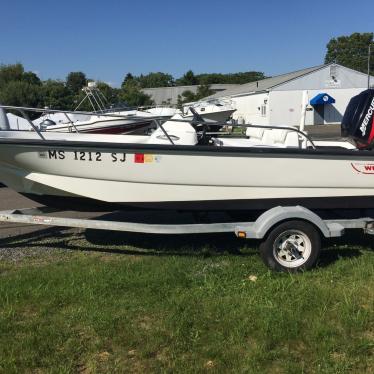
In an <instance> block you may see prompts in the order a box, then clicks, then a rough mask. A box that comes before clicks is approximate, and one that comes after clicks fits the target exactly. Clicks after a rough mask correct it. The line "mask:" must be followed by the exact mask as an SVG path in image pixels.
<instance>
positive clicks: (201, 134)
mask: <svg viewBox="0 0 374 374" xmlns="http://www.w3.org/2000/svg"><path fill="white" fill-rule="evenodd" d="M3 108H5V109H15V107H3ZM373 113H374V90H367V91H365V92H363V93H362V94H361V95H359V97H358V98H357V97H355V98H353V99H352V100H351V101H350V103H349V105H348V107H347V110H346V112H345V115H344V118H343V122H342V129H343V133H344V135H345V136H346V137H347V138H346V139H345V140H342V141H334V142H333V143H331V142H328V141H326V142H319V145H318V146H316V145H315V144H314V143H313V141H312V139H310V138H309V137H308V136H307V135H306V134H304V133H302V132H301V131H299V130H297V129H294V128H288V127H277V128H274V127H270V126H257V128H255V127H254V125H251V131H252V136H248V137H246V138H242V139H240V138H225V137H216V136H213V135H209V134H208V133H207V132H206V131H204V126H205V125H204V123H202V124H201V123H200V125H201V126H202V129H201V127H199V126H198V123H196V121H191V122H187V121H185V120H183V119H174V120H168V121H166V122H165V123H164V124H162V125H160V126H159V127H158V128H157V129H156V130H155V131H154V132H153V133H152V134H150V135H116V136H115V135H108V134H100V135H97V134H81V133H79V134H77V133H55V132H40V131H38V129H37V128H36V129H35V130H36V131H9V129H7V128H6V123H5V122H6V116H5V118H4V115H3V116H2V117H0V124H1V123H2V128H3V129H4V130H2V131H0V179H1V180H2V181H3V183H4V184H6V185H7V186H9V187H10V188H12V189H14V190H15V191H17V192H19V193H21V194H23V195H25V196H27V197H29V198H31V199H32V200H35V201H37V202H39V203H42V204H46V205H50V206H60V207H61V206H63V207H65V208H66V209H74V210H95V211H97V210H113V209H117V210H118V209H128V208H137V209H139V208H140V209H172V210H174V209H177V210H199V211H212V210H214V211H248V212H254V211H259V212H260V211H264V210H266V209H269V208H271V207H275V206H278V205H283V206H285V205H286V206H287V205H301V206H303V207H305V208H308V209H311V210H313V211H316V210H326V211H332V210H336V209H338V210H340V211H342V210H344V209H348V210H349V209H353V208H355V209H356V208H357V209H364V208H374V152H373V150H372V147H373V138H374V123H373ZM255 131H257V134H255ZM255 135H256V136H255ZM265 140H266V141H265Z"/></svg>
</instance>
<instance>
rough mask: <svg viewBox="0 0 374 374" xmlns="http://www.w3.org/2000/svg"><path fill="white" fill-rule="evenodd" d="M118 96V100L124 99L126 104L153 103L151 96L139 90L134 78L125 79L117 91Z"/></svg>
mask: <svg viewBox="0 0 374 374" xmlns="http://www.w3.org/2000/svg"><path fill="white" fill-rule="evenodd" d="M118 98H119V100H120V101H124V102H125V103H126V104H127V105H129V106H133V107H138V106H147V105H153V104H154V102H153V100H152V99H151V97H150V96H149V95H146V94H145V93H144V92H142V91H141V89H140V87H139V83H138V82H136V80H129V81H127V82H126V84H125V85H124V86H123V87H122V89H121V91H120V92H119V95H118Z"/></svg>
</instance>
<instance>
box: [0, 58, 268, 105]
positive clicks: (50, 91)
mask: <svg viewBox="0 0 374 374" xmlns="http://www.w3.org/2000/svg"><path fill="white" fill-rule="evenodd" d="M263 77H264V75H263V73H260V72H248V73H236V74H200V75H195V74H194V73H193V72H192V71H191V70H190V71H188V72H187V73H186V74H184V75H183V76H182V77H181V78H178V79H174V78H173V77H172V75H170V74H166V73H161V72H155V73H154V72H152V73H149V74H145V75H143V74H141V75H140V76H133V75H132V74H131V73H128V74H127V75H126V76H125V78H124V80H123V82H122V85H121V87H120V88H113V87H111V86H110V85H108V84H106V83H104V82H97V86H98V88H99V89H100V90H101V92H102V93H103V94H104V96H105V97H106V98H107V99H108V102H110V103H111V104H112V105H113V106H125V105H127V106H130V107H133V106H146V105H153V104H154V103H153V101H152V99H151V97H150V96H149V95H146V94H145V93H144V92H142V89H143V88H154V87H171V86H176V85H183V86H184V85H199V87H198V90H197V92H196V93H192V92H191V91H188V90H186V91H185V92H183V94H182V95H181V97H180V103H181V104H182V103H183V102H187V101H195V100H199V99H200V98H203V97H206V96H209V95H210V94H212V93H213V91H212V90H210V88H209V85H210V84H212V83H227V82H241V83H246V82H250V81H252V80H258V79H261V78H263ZM89 81H91V80H90V79H88V78H87V77H86V75H85V74H84V73H83V72H71V73H69V74H68V75H67V77H66V79H65V80H54V79H48V80H45V81H42V80H41V79H40V78H39V77H38V75H37V74H35V73H33V72H31V71H25V69H24V67H23V65H22V64H20V63H17V64H11V65H0V103H2V104H3V105H14V106H30V107H40V108H43V107H49V108H52V109H65V110H73V109H75V107H76V106H77V105H78V103H80V102H81V101H82V99H83V98H84V96H85V93H84V92H83V91H82V88H83V87H85V86H86V85H87V83H88V82H89ZM165 104H167V103H165ZM80 110H92V108H91V107H90V105H89V102H88V101H86V102H84V103H83V105H82V106H80Z"/></svg>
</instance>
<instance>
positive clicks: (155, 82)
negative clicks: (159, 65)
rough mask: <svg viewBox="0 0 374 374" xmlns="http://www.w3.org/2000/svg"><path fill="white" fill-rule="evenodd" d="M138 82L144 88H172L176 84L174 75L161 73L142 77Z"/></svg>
mask: <svg viewBox="0 0 374 374" xmlns="http://www.w3.org/2000/svg"><path fill="white" fill-rule="evenodd" d="M138 81H139V84H140V87H142V88H153V87H170V86H172V85H173V84H174V78H173V76H172V75H170V74H165V73H161V72H157V73H149V74H147V75H141V76H140V77H139V78H138Z"/></svg>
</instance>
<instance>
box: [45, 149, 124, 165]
mask: <svg viewBox="0 0 374 374" xmlns="http://www.w3.org/2000/svg"><path fill="white" fill-rule="evenodd" d="M39 157H40V158H45V159H49V160H65V159H69V160H73V161H87V162H102V161H104V160H105V161H107V160H109V161H111V162H118V163H123V162H125V161H126V153H123V152H111V153H103V152H91V151H88V152H87V151H72V152H66V151H59V150H55V149H49V150H48V152H39Z"/></svg>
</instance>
